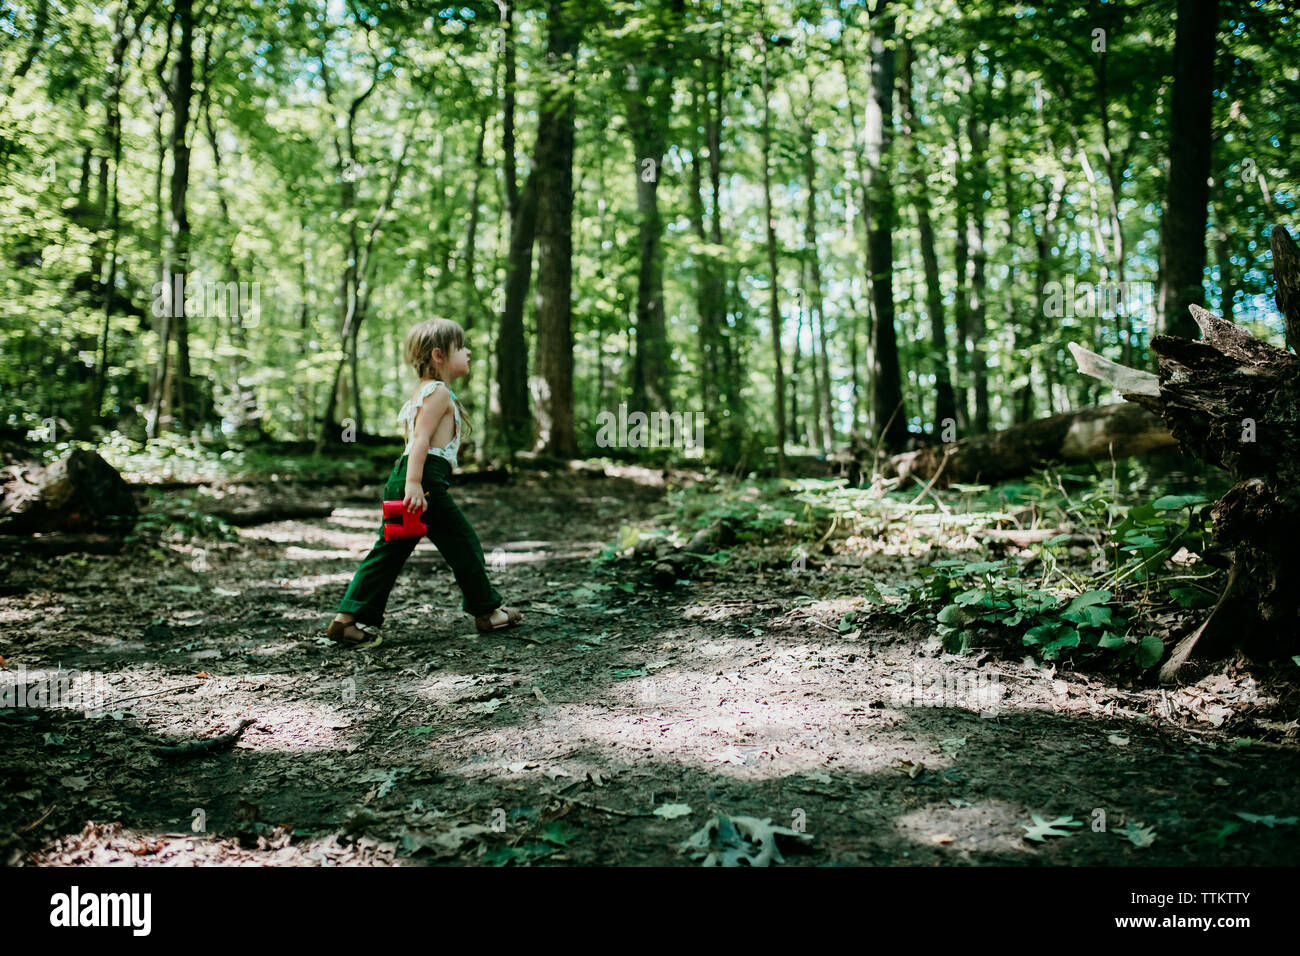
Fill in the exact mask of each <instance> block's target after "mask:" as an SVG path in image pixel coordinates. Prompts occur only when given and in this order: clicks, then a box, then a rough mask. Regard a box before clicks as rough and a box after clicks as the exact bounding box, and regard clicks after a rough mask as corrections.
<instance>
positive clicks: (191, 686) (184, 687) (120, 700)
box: [104, 681, 203, 710]
mask: <svg viewBox="0 0 1300 956" xmlns="http://www.w3.org/2000/svg"><path fill="white" fill-rule="evenodd" d="M202 686H203V681H199V682H198V683H197V684H183V685H181V686H180V687H169V688H167V689H166V690H155V691H151V692H150V693H148V694H136V695H134V696H132V697H120V698H118V699H117V700H115V701H112V702H111V703H108V704H105V705H104V709H105V710H108V709H110V708H112V707H115V706H117V705H118V704H125V703H126V702H127V701H128V700H143V699H144V698H146V697H157V696H158V695H159V694H174V693H175V692H176V691H178V690H193V689H194V688H195V687H202Z"/></svg>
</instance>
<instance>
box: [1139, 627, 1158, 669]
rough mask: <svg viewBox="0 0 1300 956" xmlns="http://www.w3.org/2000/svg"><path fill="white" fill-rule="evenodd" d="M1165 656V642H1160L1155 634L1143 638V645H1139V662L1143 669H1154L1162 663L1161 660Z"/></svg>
mask: <svg viewBox="0 0 1300 956" xmlns="http://www.w3.org/2000/svg"><path fill="white" fill-rule="evenodd" d="M1164 656H1165V642H1164V641H1162V640H1160V638H1158V637H1156V636H1155V635H1154V634H1148V635H1147V636H1146V637H1144V638H1142V643H1141V644H1139V645H1138V654H1137V660H1138V665H1139V666H1140V667H1142V668H1143V669H1146V668H1148V667H1154V666H1155V665H1156V664H1158V663H1160V658H1162V657H1164Z"/></svg>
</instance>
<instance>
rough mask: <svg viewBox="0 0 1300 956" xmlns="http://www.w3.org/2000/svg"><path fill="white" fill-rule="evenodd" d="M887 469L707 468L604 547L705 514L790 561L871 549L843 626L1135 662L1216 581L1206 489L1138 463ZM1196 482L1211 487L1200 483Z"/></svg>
mask: <svg viewBox="0 0 1300 956" xmlns="http://www.w3.org/2000/svg"><path fill="white" fill-rule="evenodd" d="M896 484H897V482H894V483H890V482H882V481H879V480H878V481H877V482H876V483H875V484H874V485H873V486H871V487H866V488H849V487H847V485H846V483H845V481H844V480H843V479H831V480H816V479H804V480H797V481H781V480H766V481H762V480H746V481H732V480H728V479H725V478H713V479H712V480H707V481H702V482H698V483H694V484H692V485H691V486H689V487H685V488H679V489H674V490H672V491H670V492H669V494H668V495H667V497H666V504H667V509H666V510H665V511H664V512H663V513H661V514H660V515H657V516H655V517H654V518H653V519H652V520H650V521H648V522H646V523H645V524H644V525H625V526H624V527H622V528H621V529H620V533H619V537H618V539H617V540H616V541H614V542H612V543H611V544H610V546H609V547H607V548H606V550H605V554H604V560H605V561H606V562H612V561H615V560H617V559H618V558H620V557H622V556H626V555H628V554H630V553H631V551H630V549H631V548H632V547H633V546H634V545H635V544H636V543H637V542H638V541H640V540H642V539H644V538H646V537H650V536H661V537H662V538H663V539H664V540H665V541H666V542H667V543H669V544H671V545H673V546H677V547H680V546H683V545H684V544H685V543H686V542H687V541H689V540H690V538H691V536H692V535H693V534H694V533H695V532H696V531H698V530H700V529H702V528H707V527H710V526H711V525H715V524H717V523H723V524H725V525H726V526H727V527H728V528H729V529H730V530H731V532H732V536H733V537H734V540H735V545H736V546H743V545H747V544H748V545H760V546H766V547H769V548H770V547H772V546H779V547H781V548H782V549H784V550H785V553H786V554H787V557H788V559H789V560H790V561H791V569H792V572H798V571H800V569H801V565H800V561H801V559H802V558H806V557H807V556H808V555H809V554H811V553H812V552H813V550H814V548H818V547H824V546H825V545H826V543H829V546H830V547H831V548H832V549H833V550H834V551H835V552H836V553H837V554H852V553H862V554H866V555H869V556H870V557H872V558H874V559H875V565H876V567H875V568H873V570H872V571H871V572H870V579H869V580H867V581H866V582H864V584H863V585H861V586H860V587H861V590H860V592H859V593H860V595H861V596H862V597H865V598H866V600H867V602H868V605H869V608H868V610H866V611H860V612H856V613H855V614H854V615H852V616H850V617H849V618H846V620H845V621H844V622H843V623H842V624H841V627H843V628H844V629H846V630H847V629H849V628H851V627H853V626H855V624H856V623H861V621H862V620H863V619H864V618H866V617H869V616H873V615H875V616H882V617H885V618H893V619H895V620H905V621H911V622H920V623H922V624H925V625H928V626H930V627H932V628H933V629H934V631H935V632H937V634H938V635H939V637H940V638H941V639H942V640H943V643H944V646H945V647H946V649H948V650H949V651H952V652H956V653H962V652H967V651H970V650H972V649H975V648H980V647H994V646H1000V647H1003V648H1005V649H1011V648H1024V649H1027V650H1028V651H1029V652H1031V653H1033V654H1035V655H1036V656H1038V657H1039V658H1041V659H1044V660H1049V661H1052V660H1064V659H1068V660H1072V661H1075V662H1078V663H1082V662H1083V661H1085V660H1089V659H1097V660H1099V661H1106V660H1109V661H1112V662H1114V663H1119V664H1122V665H1124V666H1130V665H1131V666H1132V667H1134V668H1136V669H1138V670H1145V669H1147V668H1150V667H1153V666H1155V665H1156V664H1157V663H1159V661H1160V660H1161V659H1162V657H1163V656H1164V653H1165V646H1166V643H1167V641H1168V640H1169V639H1170V638H1171V637H1172V636H1175V635H1177V634H1180V633H1182V632H1183V631H1184V630H1186V629H1187V627H1188V626H1189V625H1191V624H1192V623H1193V622H1195V620H1196V619H1197V617H1198V616H1201V615H1203V614H1204V611H1205V609H1207V608H1209V607H1210V606H1212V605H1213V603H1214V600H1215V598H1216V596H1217V594H1218V592H1219V591H1220V590H1221V587H1222V580H1221V577H1222V574H1221V571H1220V570H1219V567H1218V566H1219V565H1221V564H1222V563H1223V562H1222V561H1221V560H1219V559H1218V557H1217V556H1216V555H1215V553H1214V549H1213V540H1212V535H1211V533H1210V532H1211V529H1210V520H1209V509H1210V507H1211V505H1212V501H1211V499H1210V497H1209V496H1208V495H1207V494H1202V493H1199V492H1198V493H1193V494H1166V493H1163V490H1164V489H1162V488H1160V487H1159V486H1158V484H1156V483H1153V482H1151V481H1150V480H1147V478H1146V476H1145V475H1144V474H1143V473H1142V472H1141V471H1140V469H1126V470H1125V472H1123V473H1120V471H1119V469H1118V468H1113V469H1111V473H1110V474H1109V475H1105V474H1100V473H1098V472H1095V471H1094V472H1092V473H1086V472H1085V473H1082V474H1080V473H1071V472H1066V471H1062V470H1059V469H1054V468H1045V469H1043V470H1041V471H1039V472H1038V473H1037V474H1035V475H1033V476H1031V477H1029V478H1027V479H1024V480H1021V481H1017V482H1008V483H1004V484H1002V485H996V486H979V485H956V486H953V487H952V488H950V489H948V490H946V491H944V492H941V493H936V492H922V491H921V489H920V488H919V487H917V486H913V487H911V488H908V489H901V488H898V487H896ZM1204 487H1205V488H1206V490H1207V491H1210V492H1213V491H1214V486H1213V484H1212V482H1208V481H1207V482H1206V483H1205V484H1204ZM1043 529H1059V532H1060V533H1057V534H1050V535H1049V534H1048V532H1047V531H1046V530H1043ZM1009 530H1019V531H1041V532H1042V535H1043V538H1044V539H1042V540H1038V541H1036V542H1033V543H1029V544H1026V545H1025V546H1024V547H1015V546H1011V545H1007V544H1005V543H1004V544H1002V546H1001V547H998V545H999V541H998V540H997V538H996V533H997V532H1007V531H1009ZM1082 542H1087V543H1086V544H1084V543H1082ZM729 547H730V546H729ZM882 556H883V557H882ZM736 559H737V555H736V554H735V553H733V551H732V550H723V551H719V552H716V553H714V554H711V555H708V556H707V560H708V561H709V562H710V563H712V564H727V563H730V562H732V561H734V560H736ZM882 566H883V568H884V570H881V567H882Z"/></svg>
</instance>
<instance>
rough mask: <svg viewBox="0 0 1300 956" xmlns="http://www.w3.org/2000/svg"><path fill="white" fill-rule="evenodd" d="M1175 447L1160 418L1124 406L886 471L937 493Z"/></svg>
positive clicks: (1018, 430)
mask: <svg viewBox="0 0 1300 956" xmlns="http://www.w3.org/2000/svg"><path fill="white" fill-rule="evenodd" d="M1098 357H1100V356H1098ZM1103 361H1105V360H1103ZM1127 371H1132V370H1131V369H1130V370H1127ZM1135 374H1140V373H1135ZM1152 378H1153V379H1154V378H1155V376H1152ZM1174 444H1175V441H1174V437H1173V435H1171V434H1170V432H1169V429H1168V428H1166V427H1165V425H1164V423H1163V422H1161V420H1160V419H1159V417H1158V416H1156V415H1154V414H1152V413H1151V412H1148V411H1147V410H1146V409H1143V408H1139V407H1138V406H1136V405H1132V404H1129V403H1127V402H1119V403H1117V404H1114V405H1102V406H1099V407H1096V408H1085V409H1082V410H1081V411H1077V412H1066V413H1064V414H1061V415H1054V416H1052V417H1051V418H1040V419H1039V420H1037V421H1033V422H1026V423H1025V424H1023V425H1016V426H1014V427H1012V428H1008V429H1005V430H1004V431H999V432H990V433H989V434H987V435H978V436H976V437H974V438H963V439H961V440H960V441H955V442H945V443H943V444H941V445H931V446H929V447H926V448H921V449H918V450H917V451H909V452H904V453H903V454H901V455H895V456H893V457H892V458H890V459H888V461H887V463H886V465H885V468H884V471H885V474H886V475H887V476H892V475H898V476H899V477H901V478H915V479H916V480H917V481H919V482H921V483H922V484H924V483H926V482H929V481H932V480H933V481H934V483H935V486H936V487H939V488H946V487H947V486H948V485H950V484H952V483H954V482H962V483H970V482H982V483H992V482H996V481H1002V480H1003V479H1006V478H1015V477H1017V476H1019V475H1024V474H1028V473H1029V472H1030V471H1032V470H1033V469H1034V468H1036V467H1038V466H1040V465H1041V464H1042V463H1043V462H1045V461H1061V462H1066V463H1072V462H1083V461H1097V460H1099V459H1100V460H1104V459H1107V458H1109V457H1111V456H1114V457H1115V458H1128V457H1131V456H1133V455H1141V454H1145V453H1146V452H1149V451H1155V450H1157V449H1160V448H1169V447H1172V446H1173V445H1174ZM945 458H946V459H947V461H946V463H945ZM941 468H942V471H941V470H940V469H941Z"/></svg>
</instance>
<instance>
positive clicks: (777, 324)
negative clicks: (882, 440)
mask: <svg viewBox="0 0 1300 956" xmlns="http://www.w3.org/2000/svg"><path fill="white" fill-rule="evenodd" d="M764 20H766V17H764ZM754 39H755V42H756V43H758V44H759V46H760V48H761V50H762V57H761V63H762V72H761V76H762V81H761V86H762V91H763V223H764V228H763V232H764V238H765V240H766V247H767V283H768V292H767V318H768V323H769V326H770V328H771V331H772V358H773V361H774V363H775V366H776V382H775V388H774V396H775V398H774V401H773V407H774V408H775V410H776V473H777V475H784V474H785V356H784V351H785V346H784V344H783V343H782V341H781V301H780V298H779V293H778V289H779V286H780V279H779V275H778V270H777V255H776V217H775V214H774V213H773V212H772V71H771V68H770V67H769V65H768V52H769V50H770V48H771V46H772V43H771V40H770V39H769V38H768V35H767V24H766V23H764V25H763V28H762V30H761V31H760V32H759V34H758V35H757V36H756V37H755V38H754Z"/></svg>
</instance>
